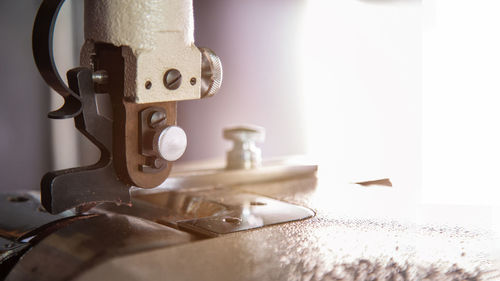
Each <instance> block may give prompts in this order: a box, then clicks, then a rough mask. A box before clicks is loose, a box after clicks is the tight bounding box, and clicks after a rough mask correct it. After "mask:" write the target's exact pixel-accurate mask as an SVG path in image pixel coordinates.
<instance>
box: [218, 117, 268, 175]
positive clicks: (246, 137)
mask: <svg viewBox="0 0 500 281" xmlns="http://www.w3.org/2000/svg"><path fill="white" fill-rule="evenodd" d="M224 138H225V139H227V140H231V141H233V149H232V150H230V151H228V152H227V163H226V169H252V168H257V167H260V166H261V164H262V151H261V150H260V148H259V147H257V145H256V143H257V142H263V141H264V139H265V130H264V128H262V127H259V126H253V125H245V126H237V127H231V128H226V129H224Z"/></svg>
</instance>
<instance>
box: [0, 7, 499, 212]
mask: <svg viewBox="0 0 500 281" xmlns="http://www.w3.org/2000/svg"><path fill="white" fill-rule="evenodd" d="M40 2H41V1H28V0H26V1H1V2H0V21H1V24H0V34H1V36H2V38H3V40H2V44H1V45H0V56H1V60H2V64H1V66H0V71H1V74H2V75H0V85H2V88H1V92H2V102H1V103H0V156H1V159H2V160H3V164H2V168H1V169H0V176H1V178H2V182H1V184H0V189H1V190H14V189H37V188H38V186H39V181H40V178H41V176H42V175H43V174H44V173H45V172H46V171H48V170H50V169H61V168H68V167H73V166H79V165H82V164H90V163H92V162H94V161H96V159H97V158H98V155H97V150H96V149H95V148H93V147H92V145H90V143H89V142H88V141H87V140H85V139H84V138H82V137H81V136H80V135H79V134H78V133H77V132H76V130H75V129H74V126H73V121H72V120H64V121H60V120H56V121H52V120H49V119H47V118H46V114H47V112H48V111H49V110H50V109H54V108H57V107H58V105H60V103H61V101H60V100H59V99H58V96H57V95H55V94H54V93H52V94H51V93H50V91H49V89H48V88H47V87H46V86H45V84H44V83H43V82H42V80H41V77H40V75H39V74H38V72H37V70H36V67H35V65H34V62H33V59H32V55H31V29H32V24H33V20H34V17H35V13H36V10H37V8H38V6H39V4H40ZM82 2H83V1H74V0H73V1H71V0H68V1H67V3H66V4H65V5H64V7H63V9H62V12H61V14H60V16H59V20H58V23H57V27H56V37H55V48H56V59H57V63H58V66H59V70H60V72H61V73H65V72H66V71H67V70H68V69H70V68H72V67H74V66H76V65H78V54H79V48H80V46H81V45H82V43H83V30H82V26H83V25H82V22H83V19H82V15H83V13H82V11H83V4H82ZM474 5H475V6H474V9H471V4H470V1H465V0H458V1H457V0H454V1H451V0H440V1H439V3H438V1H431V0H428V1H425V2H424V3H422V1H418V0H342V1H340V0H339V1H334V0H241V1H234V0H194V13H195V40H196V44H197V46H200V47H201V46H204V47H209V48H211V49H213V50H214V51H215V52H216V53H217V54H218V55H219V56H220V57H221V59H222V63H223V68H224V81H223V86H222V89H221V91H220V92H219V93H218V94H217V95H216V96H215V97H213V98H210V99H204V100H199V101H185V102H180V103H179V106H178V109H179V115H178V122H179V125H180V126H181V127H183V128H184V129H185V131H186V132H187V135H188V142H189V145H188V149H187V151H186V154H185V155H184V156H183V158H181V160H180V161H183V162H188V161H194V160H203V159H217V158H219V159H223V158H224V157H225V151H226V150H228V149H229V144H228V143H226V142H225V141H224V140H223V139H222V129H223V128H224V127H226V126H230V125H234V124H242V123H248V124H256V125H260V126H263V127H264V128H265V129H266V132H267V139H266V141H265V143H263V144H262V149H263V155H264V157H265V158H273V157H282V156H287V155H304V154H305V155H308V157H310V159H312V160H313V161H315V162H316V163H318V164H319V165H320V175H321V173H327V174H328V176H329V177H330V178H332V180H333V181H335V182H344V183H347V182H354V181H358V180H365V179H377V178H382V177H389V178H391V180H392V181H393V183H394V184H395V185H396V186H397V187H398V190H400V191H401V194H405V195H404V198H405V199H404V200H403V201H404V202H409V203H410V202H426V203H429V204H472V205H474V204H475V205H484V206H495V205H497V200H496V197H497V196H498V194H500V193H499V192H498V191H496V174H497V171H499V168H500V163H499V161H498V159H500V150H499V149H498V143H499V141H500V135H499V133H497V131H498V130H497V129H496V123H497V120H500V112H499V111H498V110H497V107H498V106H497V104H498V103H497V101H498V98H497V96H498V90H499V89H500V85H499V84H498V83H497V82H496V79H495V78H496V76H497V74H498V69H497V66H498V65H500V64H499V62H500V55H499V54H498V52H497V51H496V50H498V49H499V48H498V47H500V46H498V45H499V44H500V42H499V40H497V39H494V38H493V37H494V34H495V33H496V32H497V27H498V26H500V25H499V23H500V19H498V18H497V17H496V16H495V13H494V11H495V7H493V6H495V4H492V2H491V1H485V0H480V1H475V2H474ZM496 8H498V7H496ZM464 19H467V20H464Z"/></svg>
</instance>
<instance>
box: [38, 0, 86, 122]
mask: <svg viewBox="0 0 500 281" xmlns="http://www.w3.org/2000/svg"><path fill="white" fill-rule="evenodd" d="M64 1H65V0H44V1H43V2H42V4H41V5H40V8H39V9H38V13H37V15H36V18H35V23H34V26H33V38H32V44H33V57H34V59H35V63H36V66H37V67H38V71H40V74H41V75H42V77H43V79H44V80H45V82H47V84H49V86H50V87H52V88H53V89H54V90H55V91H56V92H57V93H59V94H60V95H61V96H62V97H63V98H64V104H63V106H62V107H61V108H59V109H58V110H56V111H52V112H49V114H48V116H49V118H52V119H66V118H73V117H75V116H77V115H78V114H80V112H81V111H82V102H81V100H80V98H79V96H78V95H77V94H76V93H75V92H74V91H72V90H71V89H70V88H68V87H67V86H66V84H65V83H64V81H63V80H62V79H61V76H60V75H59V72H58V71H57V67H56V64H55V61H54V52H53V37H54V28H55V25H56V20H57V15H58V14H59V10H60V9H61V6H62V5H63V3H64Z"/></svg>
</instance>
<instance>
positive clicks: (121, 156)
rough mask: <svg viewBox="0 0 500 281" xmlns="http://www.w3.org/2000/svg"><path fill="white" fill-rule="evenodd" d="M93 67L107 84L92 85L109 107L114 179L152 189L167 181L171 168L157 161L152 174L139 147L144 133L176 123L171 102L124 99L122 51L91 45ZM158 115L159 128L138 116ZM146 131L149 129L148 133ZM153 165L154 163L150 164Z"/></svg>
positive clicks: (173, 105) (149, 156) (146, 157)
mask: <svg viewBox="0 0 500 281" xmlns="http://www.w3.org/2000/svg"><path fill="white" fill-rule="evenodd" d="M93 59H94V66H95V68H96V71H106V73H108V82H107V83H106V84H105V85H96V87H97V91H99V92H103V93H108V94H109V95H110V98H111V103H112V107H113V149H112V155H113V162H114V167H115V171H116V174H117V176H118V178H119V179H120V180H121V181H122V182H124V183H126V184H128V185H131V186H132V185H133V186H138V187H141V188H153V187H156V186H158V185H160V184H161V183H162V182H163V181H165V179H166V178H167V177H168V175H169V173H170V169H171V165H170V164H168V163H165V161H161V160H160V162H162V163H158V167H164V168H161V169H156V170H155V173H151V170H150V169H145V170H144V169H143V168H144V166H148V167H155V164H154V162H153V163H152V162H151V161H152V160H151V155H149V153H146V155H144V154H143V151H144V150H143V144H145V142H146V141H145V140H143V139H142V138H143V137H144V136H146V137H147V135H148V134H149V133H146V135H144V133H145V131H150V130H151V131H154V132H155V133H156V132H158V131H161V129H162V128H164V127H166V126H172V125H175V124H176V122H177V106H176V103H175V102H160V103H148V104H138V103H135V102H134V101H130V100H128V99H127V98H126V97H124V89H123V85H124V84H123V81H124V80H123V79H124V59H123V56H122V48H121V47H115V46H113V45H109V44H95V56H94V57H93ZM153 110H156V111H161V112H162V113H163V114H164V115H165V120H164V121H162V123H161V125H162V126H160V127H155V128H149V126H146V124H148V123H149V122H150V116H149V115H148V114H141V113H142V112H148V113H149V112H150V111H153ZM148 128H149V129H148ZM153 161H154V160H153Z"/></svg>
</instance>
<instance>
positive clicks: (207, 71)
mask: <svg viewBox="0 0 500 281" xmlns="http://www.w3.org/2000/svg"><path fill="white" fill-rule="evenodd" d="M199 49H200V52H201V97H202V98H206V97H211V96H213V95H215V93H217V91H219V89H220V87H221V85H222V63H221V61H220V58H219V57H218V56H217V55H216V54H215V53H214V51H212V50H210V49H209V48H199Z"/></svg>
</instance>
